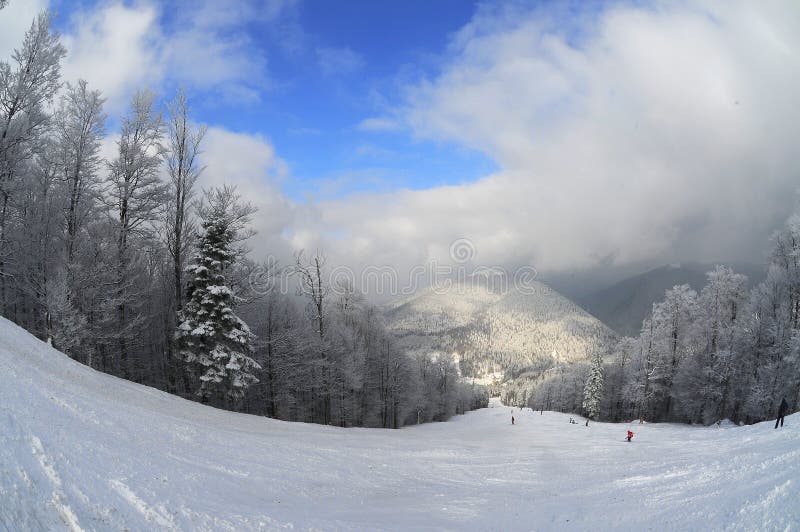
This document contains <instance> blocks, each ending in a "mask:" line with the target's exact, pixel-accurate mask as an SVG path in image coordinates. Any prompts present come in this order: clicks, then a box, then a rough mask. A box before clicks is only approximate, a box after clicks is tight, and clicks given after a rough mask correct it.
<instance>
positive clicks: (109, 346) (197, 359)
mask: <svg viewBox="0 0 800 532" xmlns="http://www.w3.org/2000/svg"><path fill="white" fill-rule="evenodd" d="M65 53H66V51H65V48H64V46H63V45H62V44H61V42H60V39H59V35H58V34H57V33H56V32H54V31H53V30H52V28H51V18H50V14H48V13H47V12H44V13H42V14H40V15H39V16H38V17H37V18H36V19H35V20H34V21H33V23H32V24H31V26H30V29H29V30H28V31H27V33H26V35H25V39H24V42H22V43H20V44H19V46H18V47H17V48H16V50H15V52H14V53H13V55H12V57H11V58H10V61H2V62H0V312H1V313H2V315H3V316H4V317H6V318H8V319H10V320H11V321H13V322H15V323H17V324H19V325H21V326H22V327H24V328H25V329H27V330H28V331H30V332H32V333H33V334H35V335H36V336H37V337H39V338H40V339H42V340H44V341H47V342H49V343H51V344H52V345H53V346H54V347H56V348H57V349H59V350H61V351H63V352H64V353H66V354H68V355H69V356H70V357H72V358H73V359H75V360H77V361H79V362H81V363H83V364H86V365H88V366H91V367H92V368H95V369H97V370H99V371H103V372H106V373H109V374H112V375H116V376H119V377H122V378H124V379H128V380H131V381H134V382H139V383H143V384H147V385H149V386H153V387H156V388H159V389H162V390H166V391H168V392H170V393H174V394H178V395H181V396H184V397H187V398H192V399H195V400H198V401H203V402H205V403H209V404H212V405H215V406H218V407H222V408H227V409H231V410H237V411H241V412H249V413H254V414H261V415H267V416H271V417H275V418H279V419H284V420H297V421H307V422H315V423H324V424H334V425H340V426H371V427H387V428H398V427H401V426H403V425H405V424H407V423H420V422H427V421H439V420H445V419H448V418H449V417H450V416H452V415H454V414H457V413H463V412H464V411H466V410H470V409H473V408H477V407H481V406H485V405H486V404H487V401H488V397H487V395H486V393H485V391H484V390H483V389H481V388H479V387H475V386H471V385H466V384H463V383H461V382H460V381H459V379H458V370H457V367H456V365H455V362H454V360H453V359H452V358H451V357H448V356H440V357H438V358H436V359H431V358H430V357H416V358H414V357H409V356H406V355H405V354H404V353H402V352H400V351H399V350H398V349H397V348H396V347H395V345H394V342H393V339H392V337H391V335H389V334H388V333H387V332H386V330H385V327H384V324H383V320H382V317H381V314H380V312H379V311H378V309H377V308H375V307H374V306H372V305H371V304H369V303H367V302H366V301H365V300H364V298H363V297H360V296H359V294H357V293H356V292H355V291H354V290H352V289H351V288H350V287H347V286H336V287H332V286H329V283H328V277H327V275H326V273H327V268H328V265H326V264H325V257H324V255H323V254H322V253H319V252H317V253H314V254H313V255H308V254H304V253H303V252H302V251H301V250H298V252H297V253H296V255H295V260H294V263H293V264H289V265H286V267H284V268H281V269H280V271H278V269H277V268H276V267H275V265H274V264H257V263H255V262H254V261H253V260H251V259H250V258H249V256H248V248H247V240H248V239H249V238H252V237H254V231H253V230H252V228H251V227H250V221H251V219H252V216H253V214H254V212H255V210H254V208H253V207H252V206H251V205H250V204H248V203H247V202H245V201H243V200H242V198H241V197H240V196H239V194H238V193H237V192H236V189H235V188H234V187H231V186H222V187H219V188H210V189H201V187H200V185H199V184H198V180H199V179H200V177H201V175H202V174H203V172H206V171H208V172H213V171H214V169H212V168H208V169H206V168H203V167H202V166H201V164H200V162H199V154H200V153H201V152H202V149H203V138H204V133H205V128H204V127H203V126H200V125H197V124H195V123H194V122H193V120H192V116H191V107H190V103H189V101H188V99H187V96H186V94H185V93H184V92H183V91H180V90H179V91H177V93H176V94H175V95H174V96H173V97H172V98H171V99H170V100H169V101H168V102H167V103H166V104H163V105H162V104H161V103H160V102H161V100H160V99H159V97H158V96H157V95H156V94H153V93H152V92H149V91H147V90H140V91H138V92H136V94H135V95H134V96H133V98H132V100H131V101H130V105H129V108H128V111H127V113H126V114H125V115H124V116H121V117H117V118H118V121H119V128H118V130H116V131H109V130H108V129H107V126H106V124H107V122H108V117H107V116H106V114H105V113H104V110H103V104H104V98H103V95H102V94H101V92H100V91H98V90H96V89H94V88H92V87H90V86H89V85H88V84H87V82H85V81H83V80H64V79H62V76H61V72H60V65H61V62H62V60H63V58H64V56H65ZM162 107H163V108H162ZM109 138H116V139H117V140H115V142H114V144H115V149H114V154H113V156H112V157H110V158H103V157H102V155H101V146H102V143H103V141H104V140H106V139H109ZM279 275H289V276H291V277H292V283H293V285H292V286H294V287H296V288H297V293H296V294H295V292H294V291H292V292H290V293H286V291H281V290H278V289H277V286H278V285H279V284H281V283H276V282H272V281H273V279H272V277H274V276H279ZM281 285H282V284H281Z"/></svg>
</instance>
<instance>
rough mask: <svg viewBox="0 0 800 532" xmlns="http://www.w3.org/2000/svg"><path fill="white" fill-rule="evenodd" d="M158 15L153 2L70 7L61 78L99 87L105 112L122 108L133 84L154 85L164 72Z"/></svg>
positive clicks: (133, 88)
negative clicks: (79, 9) (81, 9)
mask: <svg viewBox="0 0 800 532" xmlns="http://www.w3.org/2000/svg"><path fill="white" fill-rule="evenodd" d="M157 17H158V13H157V12H156V10H155V8H154V7H152V6H147V5H138V6H135V7H127V6H125V5H123V4H121V3H116V4H109V5H107V6H104V7H103V8H102V9H100V10H97V11H94V12H92V13H90V14H89V13H84V12H79V13H75V14H74V15H73V17H72V19H71V27H72V29H73V31H70V32H67V33H66V34H65V35H64V36H63V43H64V45H65V46H66V48H67V50H68V54H67V58H66V60H65V62H64V68H63V75H64V78H65V79H66V80H68V81H72V82H74V81H75V80H77V79H81V78H82V79H86V80H87V81H88V82H89V84H90V86H91V87H94V88H99V89H100V90H101V91H102V92H103V94H104V96H105V97H106V98H107V104H106V108H107V111H108V112H109V113H112V114H119V113H121V112H122V111H123V109H124V108H125V105H126V104H127V102H128V99H129V98H130V96H131V94H132V93H133V92H134V91H135V90H136V89H137V88H138V87H144V86H149V87H153V88H155V86H156V85H158V84H159V83H160V82H161V80H162V78H163V76H164V68H165V65H163V63H162V62H161V54H162V47H163V40H162V37H161V35H160V32H159V31H158V27H157Z"/></svg>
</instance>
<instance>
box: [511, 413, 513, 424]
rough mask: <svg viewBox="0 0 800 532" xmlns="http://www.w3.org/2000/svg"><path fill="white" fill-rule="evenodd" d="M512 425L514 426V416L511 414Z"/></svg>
mask: <svg viewBox="0 0 800 532" xmlns="http://www.w3.org/2000/svg"><path fill="white" fill-rule="evenodd" d="M511 424H512V425H513V424H514V414H511Z"/></svg>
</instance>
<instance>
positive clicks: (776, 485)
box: [0, 319, 800, 531]
mask: <svg viewBox="0 0 800 532" xmlns="http://www.w3.org/2000/svg"><path fill="white" fill-rule="evenodd" d="M0 375H1V376H2V377H0V525H2V526H0V529H8V530H14V531H16V530H64V529H71V530H80V529H84V530H122V529H128V530H155V529H164V530H172V529H183V530H210V529H214V530H250V529H266V530H273V529H276V530H277V529H284V528H296V529H323V530H331V529H339V530H342V529H345V530H349V529H365V530H384V529H387V530H395V529H452V530H534V529H535V530H603V529H624V530H643V529H645V530H647V529H658V530H664V529H717V530H721V529H741V530H756V529H759V530H791V529H795V530H796V529H798V528H799V527H800V502H798V501H800V497H799V496H800V488H799V487H798V485H799V484H798V483H799V482H800V416H798V415H794V416H790V417H788V418H787V419H786V427H785V428H783V429H782V430H773V428H772V426H773V424H772V423H762V424H758V425H754V426H750V427H734V426H729V425H727V426H723V427H722V428H718V427H711V428H706V427H688V426H680V425H670V424H645V425H639V424H638V423H634V424H630V425H629V424H604V423H592V424H591V426H590V427H588V428H587V427H585V426H584V425H583V423H580V424H578V425H570V424H569V423H568V419H569V417H570V416H568V415H564V414H556V413H549V412H545V413H544V415H540V414H539V413H538V412H536V413H534V412H531V411H530V410H525V411H522V412H521V411H519V410H518V409H515V410H514V415H515V417H516V421H517V424H516V425H514V426H512V425H511V419H510V418H511V409H510V408H507V407H502V406H499V405H498V404H497V403H496V402H495V403H493V405H494V408H488V409H483V410H480V411H477V412H472V413H469V414H467V415H464V416H459V417H457V418H455V419H454V420H452V421H450V422H446V423H436V424H429V425H423V426H418V427H409V428H406V429H402V430H398V431H392V430H380V429H339V428H334V427H321V426H316V425H306V424H301V423H286V422H281V421H275V420H270V419H265V418H260V417H254V416H248V415H243V414H233V413H228V412H223V411H221V410H216V409H213V408H209V407H205V406H202V405H200V404H197V403H193V402H190V401H185V400H182V399H179V398H176V397H172V396H170V395H168V394H165V393H162V392H159V391H157V390H154V389H152V388H147V387H144V386H140V385H137V384H133V383H130V382H126V381H124V380H120V379H117V378H114V377H110V376H107V375H103V374H101V373H98V372H95V371H93V370H91V369H89V368H86V367H84V366H82V365H80V364H78V363H77V362H74V361H72V360H70V359H68V358H67V357H65V356H64V355H62V354H60V353H59V352H57V351H55V350H53V349H52V348H50V347H48V346H47V345H46V344H44V343H42V342H39V341H38V340H35V339H34V338H33V337H31V336H30V335H28V334H27V333H26V332H24V331H23V330H21V329H19V328H17V327H15V326H13V325H11V324H10V323H9V322H7V321H5V320H2V319H0ZM628 428H632V430H633V431H634V432H635V433H636V435H635V437H634V441H633V442H631V443H627V442H625V441H624V436H625V431H626V430H627V429H628Z"/></svg>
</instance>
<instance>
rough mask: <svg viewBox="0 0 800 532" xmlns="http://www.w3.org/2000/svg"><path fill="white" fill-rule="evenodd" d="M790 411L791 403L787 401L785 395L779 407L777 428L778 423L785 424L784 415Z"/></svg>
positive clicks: (776, 421)
mask: <svg viewBox="0 0 800 532" xmlns="http://www.w3.org/2000/svg"><path fill="white" fill-rule="evenodd" d="M788 411H789V403H787V402H786V398H785V397H784V398H783V399H781V406H779V407H778V419H776V420H775V428H776V429H777V428H778V423H780V424H781V427H782V426H783V416H785V415H786V412H788Z"/></svg>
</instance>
